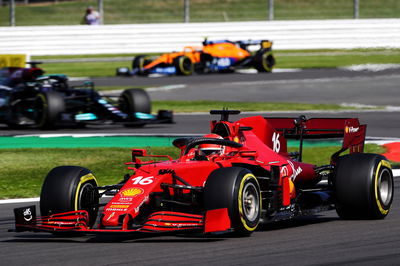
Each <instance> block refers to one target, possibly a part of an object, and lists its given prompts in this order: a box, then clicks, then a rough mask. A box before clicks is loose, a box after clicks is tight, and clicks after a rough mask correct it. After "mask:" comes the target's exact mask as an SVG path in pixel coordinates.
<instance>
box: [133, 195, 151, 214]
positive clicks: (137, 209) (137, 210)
mask: <svg viewBox="0 0 400 266" xmlns="http://www.w3.org/2000/svg"><path fill="white" fill-rule="evenodd" d="M148 200H149V196H146V197H144V199H143V200H142V202H141V203H140V204H139V205H138V206H137V207H136V208H135V213H138V212H139V209H140V207H142V205H143V204H144V203H145V202H146V201H148Z"/></svg>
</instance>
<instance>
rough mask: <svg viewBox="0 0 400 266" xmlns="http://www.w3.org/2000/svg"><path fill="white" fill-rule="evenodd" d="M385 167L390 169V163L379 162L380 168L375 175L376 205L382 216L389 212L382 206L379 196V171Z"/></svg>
mask: <svg viewBox="0 0 400 266" xmlns="http://www.w3.org/2000/svg"><path fill="white" fill-rule="evenodd" d="M382 165H383V166H385V167H388V168H391V167H390V163H389V162H388V161H385V160H382V161H380V162H379V164H378V167H377V168H376V173H375V200H376V204H377V205H378V209H379V211H380V212H381V213H382V214H387V213H388V212H389V210H385V209H384V208H383V207H382V204H381V202H380V200H379V196H378V181H379V180H378V179H379V170H380V169H381V166H382Z"/></svg>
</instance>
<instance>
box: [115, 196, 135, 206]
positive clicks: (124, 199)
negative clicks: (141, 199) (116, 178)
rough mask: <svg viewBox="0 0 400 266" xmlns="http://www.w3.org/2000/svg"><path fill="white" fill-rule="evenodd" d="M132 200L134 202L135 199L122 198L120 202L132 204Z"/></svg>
mask: <svg viewBox="0 0 400 266" xmlns="http://www.w3.org/2000/svg"><path fill="white" fill-rule="evenodd" d="M132 200H133V198H131V197H120V198H119V200H118V201H121V202H124V203H125V202H126V204H132V203H131V201H132Z"/></svg>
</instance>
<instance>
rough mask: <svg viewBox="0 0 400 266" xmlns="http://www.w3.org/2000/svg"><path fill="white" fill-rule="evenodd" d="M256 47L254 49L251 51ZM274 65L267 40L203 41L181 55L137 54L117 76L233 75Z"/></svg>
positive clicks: (261, 70)
mask: <svg viewBox="0 0 400 266" xmlns="http://www.w3.org/2000/svg"><path fill="white" fill-rule="evenodd" d="M256 46H258V49H257V50H255V51H253V50H254V49H252V48H253V47H256ZM274 65H275V58H274V56H273V55H272V42H271V41H268V40H248V41H234V42H233V41H228V40H222V41H209V40H205V41H204V42H203V46H202V47H193V46H186V47H185V48H184V49H183V51H181V52H172V53H166V54H162V55H161V56H159V57H156V58H152V57H151V56H147V55H138V56H136V57H135V58H134V59H133V62H132V70H129V68H126V67H121V68H118V69H117V75H118V76H132V75H144V76H146V75H149V74H164V75H175V74H176V75H191V74H193V73H194V72H195V73H199V74H203V73H215V72H233V71H234V70H235V69H239V68H250V67H254V68H255V69H256V70H257V71H258V72H271V71H272V68H273V66H274Z"/></svg>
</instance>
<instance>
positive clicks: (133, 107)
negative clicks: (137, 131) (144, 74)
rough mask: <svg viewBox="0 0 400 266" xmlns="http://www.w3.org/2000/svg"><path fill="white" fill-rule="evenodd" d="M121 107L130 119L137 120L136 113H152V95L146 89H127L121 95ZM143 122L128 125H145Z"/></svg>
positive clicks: (128, 125)
mask: <svg viewBox="0 0 400 266" xmlns="http://www.w3.org/2000/svg"><path fill="white" fill-rule="evenodd" d="M118 105H119V109H120V110H121V111H122V112H124V113H126V114H127V115H128V121H131V122H135V121H136V120H137V118H136V117H135V113H145V114H150V113H151V101H150V97H149V95H148V94H147V92H146V91H145V90H142V89H127V90H125V91H123V92H122V93H121V95H120V97H119V104H118ZM143 125H144V123H143V124H141V123H134V124H129V123H128V124H126V125H125V126H127V127H131V126H132V127H138V126H143Z"/></svg>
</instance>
